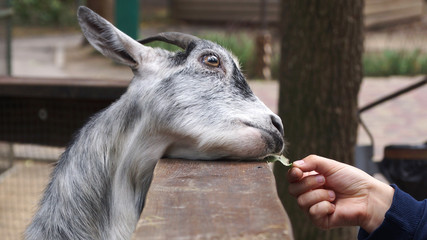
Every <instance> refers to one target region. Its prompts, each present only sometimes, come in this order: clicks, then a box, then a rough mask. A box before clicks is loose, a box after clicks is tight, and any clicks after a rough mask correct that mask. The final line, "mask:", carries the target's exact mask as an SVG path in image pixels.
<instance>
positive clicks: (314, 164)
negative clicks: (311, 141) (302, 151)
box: [293, 155, 344, 176]
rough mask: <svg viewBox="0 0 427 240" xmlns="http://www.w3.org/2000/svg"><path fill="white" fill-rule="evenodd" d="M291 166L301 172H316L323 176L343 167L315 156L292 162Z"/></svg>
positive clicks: (333, 161) (340, 164)
mask: <svg viewBox="0 0 427 240" xmlns="http://www.w3.org/2000/svg"><path fill="white" fill-rule="evenodd" d="M293 166H294V167H297V168H299V169H301V170H302V171H303V172H309V171H316V172H318V173H319V174H322V175H325V176H327V174H328V172H335V171H337V169H339V168H342V167H344V165H343V164H342V163H340V162H338V161H335V160H332V159H327V158H324V157H320V156H316V155H310V156H308V157H305V158H304V159H302V160H298V161H295V162H293Z"/></svg>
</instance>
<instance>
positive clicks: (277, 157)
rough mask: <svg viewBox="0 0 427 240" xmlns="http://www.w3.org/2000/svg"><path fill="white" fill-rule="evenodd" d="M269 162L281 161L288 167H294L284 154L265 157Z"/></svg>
mask: <svg viewBox="0 0 427 240" xmlns="http://www.w3.org/2000/svg"><path fill="white" fill-rule="evenodd" d="M264 160H265V161H267V162H277V161H279V162H281V163H282V164H283V165H284V166H286V167H292V163H291V162H290V161H289V159H287V158H286V157H285V156H283V155H270V156H267V157H266V158H264Z"/></svg>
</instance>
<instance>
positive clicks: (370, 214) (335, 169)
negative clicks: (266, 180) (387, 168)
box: [288, 155, 394, 233]
mask: <svg viewBox="0 0 427 240" xmlns="http://www.w3.org/2000/svg"><path fill="white" fill-rule="evenodd" d="M288 181H289V183H290V185H289V193H290V194H291V195H292V196H294V197H296V198H297V202H298V205H299V207H300V208H302V209H303V210H304V211H305V212H306V213H307V214H308V215H309V217H310V218H311V220H312V221H313V223H314V224H315V225H316V226H318V227H320V228H323V229H330V228H334V227H340V226H361V227H362V228H363V229H365V230H366V231H367V232H368V233H370V232H372V231H374V230H375V229H376V228H377V227H378V226H379V225H380V224H381V223H382V222H383V220H384V217H385V213H386V212H387V210H388V209H389V208H390V206H391V203H392V200H393V194H394V189H393V188H392V187H390V186H389V185H387V184H385V183H383V182H381V181H379V180H377V179H375V178H373V177H371V176H370V175H369V174H367V173H365V172H363V171H362V170H360V169H358V168H355V167H352V166H350V165H347V164H344V163H341V162H337V161H335V160H331V159H327V158H323V157H319V156H315V155H310V156H308V157H306V158H304V159H303V160H300V161H295V162H294V163H293V167H292V168H291V169H290V170H289V172H288Z"/></svg>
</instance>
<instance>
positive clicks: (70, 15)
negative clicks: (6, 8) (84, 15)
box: [12, 0, 77, 26]
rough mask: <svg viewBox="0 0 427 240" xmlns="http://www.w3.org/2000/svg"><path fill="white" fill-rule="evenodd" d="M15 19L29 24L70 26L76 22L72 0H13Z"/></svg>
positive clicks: (16, 21) (20, 23)
mask: <svg viewBox="0 0 427 240" xmlns="http://www.w3.org/2000/svg"><path fill="white" fill-rule="evenodd" d="M12 8H13V11H14V15H13V21H14V23H15V24H17V25H27V26H70V25H73V24H76V23H77V21H76V11H75V10H76V6H75V1H72V0H13V1H12Z"/></svg>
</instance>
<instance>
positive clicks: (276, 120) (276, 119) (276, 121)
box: [271, 115, 284, 136]
mask: <svg viewBox="0 0 427 240" xmlns="http://www.w3.org/2000/svg"><path fill="white" fill-rule="evenodd" d="M271 122H272V123H273V126H274V127H276V128H277V130H279V132H280V134H281V135H282V136H283V135H284V131H283V125H282V120H280V118H279V117H278V116H276V115H271Z"/></svg>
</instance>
